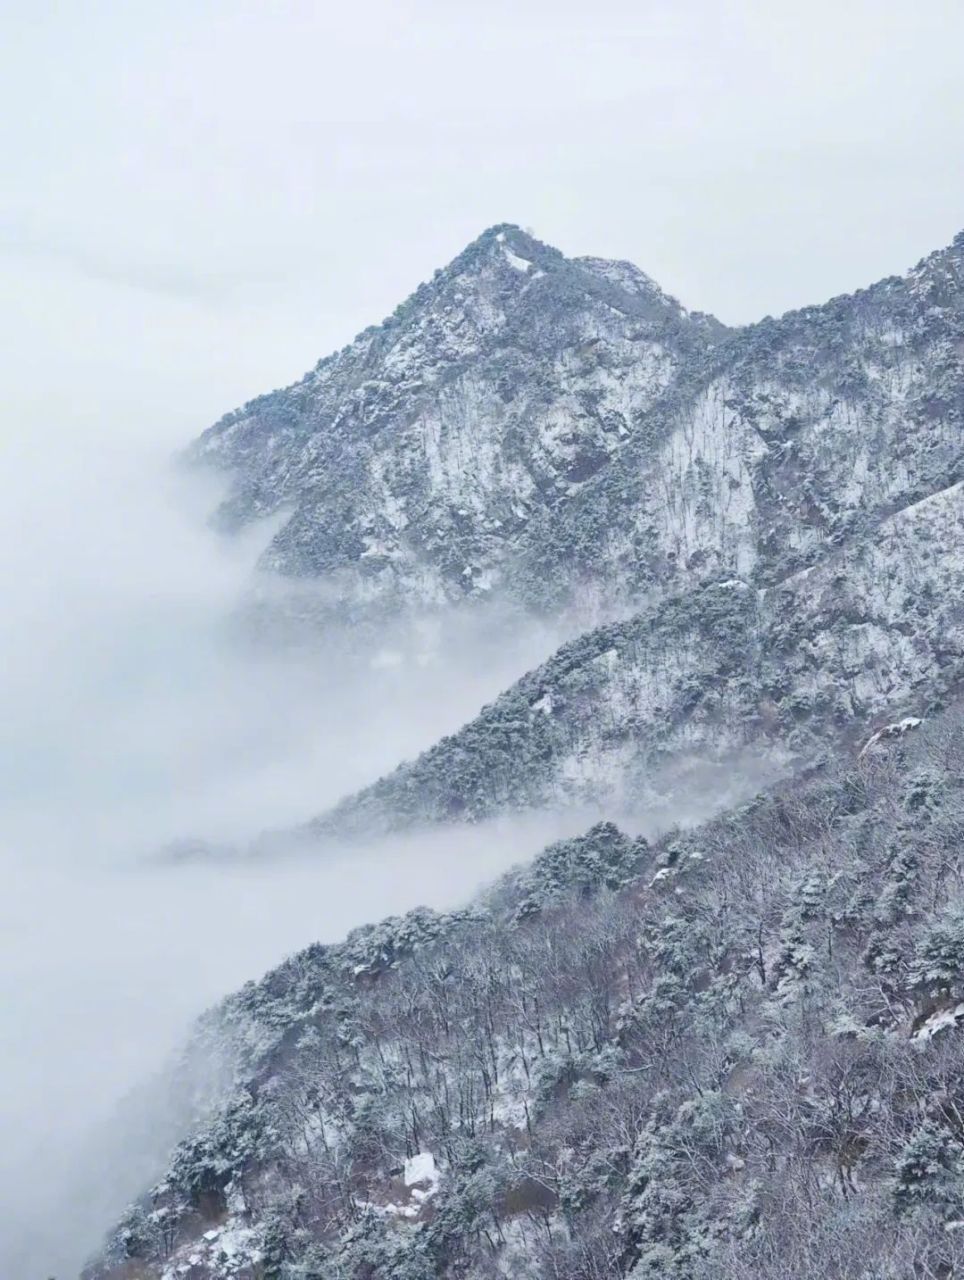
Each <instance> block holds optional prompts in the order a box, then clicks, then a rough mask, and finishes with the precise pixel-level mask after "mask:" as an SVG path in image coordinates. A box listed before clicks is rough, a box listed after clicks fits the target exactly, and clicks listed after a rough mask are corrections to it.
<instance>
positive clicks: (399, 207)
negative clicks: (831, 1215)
mask: <svg viewBox="0 0 964 1280" xmlns="http://www.w3.org/2000/svg"><path fill="white" fill-rule="evenodd" d="M962 48H964V7H962V6H961V5H960V3H958V2H957V0H928V3H927V4H924V5H919V6H916V7H915V6H908V5H906V4H903V3H898V2H897V0H847V2H846V3H844V4H836V3H831V2H830V0H809V2H808V3H802V2H798V0H785V2H783V3H780V4H773V3H767V2H766V0H732V2H730V3H725V4H718V3H711V2H710V0H694V2H693V3H689V4H678V3H673V2H672V0H602V2H601V3H598V4H593V5H585V4H582V3H575V0H562V2H561V3H560V2H559V0H553V2H552V3H550V2H549V0H525V2H524V3H521V4H519V3H513V4H509V3H508V2H507V0H494V2H493V0H487V2H486V3H484V4H483V3H481V2H476V0H470V2H469V3H463V4H457V5H450V4H442V3H440V2H439V0H431V2H428V3H426V2H424V0H422V2H419V0H403V2H402V3H395V2H394V0H392V2H389V0H362V3H359V4H353V5H348V6H344V5H329V4H317V3H311V2H309V0H282V2H281V3H277V4H270V5H267V4H233V3H231V4H229V3H226V2H225V0H201V2H200V3H198V2H196V0H191V2H190V3H188V2H187V0H171V2H170V3H165V4H160V3H157V2H156V0H147V3H142V4H137V5H125V4H121V3H119V2H118V0H94V2H93V3H90V4H85V5H74V6H70V5H63V4H59V3H54V0H30V3H27V0H10V3H8V4H7V5H5V7H4V51H3V55H0V56H2V57H3V62H4V74H3V76H2V77H0V103H2V107H3V110H2V112H0V120H2V124H0V130H3V131H4V132H5V134H6V136H5V137H4V145H3V154H4V184H3V187H4V192H3V196H2V200H0V246H2V252H0V270H2V271H3V273H4V276H5V283H6V286H7V287H6V291H5V296H6V298H7V304H6V306H5V308H4V310H3V316H2V320H0V325H2V331H0V338H2V341H0V350H2V351H3V352H4V355H5V357H6V360H5V362H4V363H5V369H4V401H5V406H6V408H5V413H6V414H7V421H6V422H5V423H4V431H5V432H9V431H16V430H18V429H20V428H26V429H29V430H30V431H34V430H42V431H43V432H44V433H45V435H46V437H47V438H48V439H49V438H52V436H53V433H55V432H58V431H61V430H62V431H67V432H70V433H73V432H74V431H76V430H77V429H78V428H79V427H81V426H88V427H89V426H91V425H96V426H97V427H98V428H103V429H108V428H109V429H111V430H114V431H120V432H123V433H124V434H125V435H130V434H131V433H146V434H148V435H149V436H150V437H152V438H160V437H163V438H166V439H168V440H183V439H186V438H188V437H189V436H191V435H192V434H193V433H194V432H196V431H197V430H199V429H201V428H202V427H203V426H205V425H207V423H208V422H209V421H211V420H213V419H214V418H216V417H217V416H218V415H219V414H220V413H222V412H224V411H225V410H227V409H229V408H232V407H234V406H235V405H236V404H238V403H241V402H243V401H244V400H246V399H247V398H249V397H250V396H253V395H255V394H257V393H259V392H261V391H264V390H269V389H270V388H272V387H275V386H279V385H282V384H284V383H287V382H290V381H291V380H293V379H294V378H295V377H297V376H299V375H300V374H301V373H302V372H304V371H305V369H307V368H308V367H310V366H311V365H312V364H313V363H314V361H315V360H317V359H318V357H319V356H321V355H323V354H326V353H327V352H328V351H329V350H331V349H332V348H335V347H338V346H341V345H343V344H344V343H345V342H346V341H348V340H349V339H350V338H351V337H352V336H353V335H354V333H355V332H356V331H358V330H359V329H361V328H362V327H364V326H365V325H367V324H369V323H372V322H377V321H378V320H380V319H381V318H382V317H383V316H384V315H386V314H387V313H388V312H390V311H391V310H392V309H393V308H394V307H395V305H396V304H397V303H398V302H399V301H400V300H401V298H403V297H404V296H405V295H406V294H408V293H409V292H410V291H411V290H412V289H413V288H414V287H415V286H416V285H417V284H418V283H419V282H420V281H421V280H423V279H426V278H428V277H429V276H430V275H431V273H432V271H433V270H434V269H435V268H436V267H437V266H440V265H442V264H444V263H445V262H446V261H447V260H448V259H450V258H451V257H452V256H453V255H454V254H455V253H457V252H458V251H459V250H460V249H461V248H462V247H463V245H464V244H465V243H466V242H467V241H468V240H470V239H472V238H473V237H474V236H476V235H477V234H478V233H479V232H480V231H481V230H482V229H483V228H484V227H486V226H487V225H490V224H492V223H495V222H501V221H514V222H518V223H519V224H520V225H523V226H531V227H532V229H533V231H534V232H535V234H536V235H538V236H539V237H540V238H541V239H544V240H547V241H549V242H550V243H553V244H555V245H556V246H558V247H559V248H561V249H562V250H563V251H564V252H566V253H569V254H599V255H603V256H610V257H624V258H629V259H631V260H633V261H635V262H636V263H637V264H638V265H639V266H641V267H642V268H643V269H644V270H645V271H647V272H648V273H649V274H650V275H652V276H653V277H654V278H655V279H657V280H658V281H659V282H660V283H661V284H662V285H663V287H664V288H666V289H667V290H669V291H670V292H672V293H674V294H676V295H678V296H679V297H680V298H681V300H682V301H684V302H685V303H686V305H688V306H690V307H693V308H700V309H703V310H708V311H713V312H714V313H716V314H718V315H719V316H720V318H721V319H723V320H724V321H727V322H730V323H740V322H744V321H749V320H753V319H756V318H759V317H760V316H762V315H763V314H764V313H766V312H772V313H777V312H780V311H782V310H785V309H787V308H790V307H794V306H799V305H803V304H806V303H810V302H821V301H823V300H825V299H826V298H827V297H829V296H831V295H833V294H835V293H839V292H843V291H846V290H850V289H853V288H856V287H859V286H861V285H863V284H866V283H869V282H870V281H872V280H874V279H876V278H879V277H881V276H883V275H887V274H890V273H894V272H899V271H902V270H904V269H905V268H906V267H908V266H910V265H911V264H912V263H913V262H915V261H916V260H917V259H918V258H920V257H921V256H923V254H924V253H926V252H928V251H929V250H931V249H933V248H936V247H938V246H940V245H941V244H944V243H947V242H948V241H949V240H950V239H951V238H952V236H953V235H954V234H955V233H956V231H958V230H959V229H960V228H961V227H962V226H964V167H962V166H961V165H960V164H959V163H957V159H958V155H959V150H960V139H961V138H962V137H964V94H962V92H961V88H960V84H961V75H960V73H961V49H962Z"/></svg>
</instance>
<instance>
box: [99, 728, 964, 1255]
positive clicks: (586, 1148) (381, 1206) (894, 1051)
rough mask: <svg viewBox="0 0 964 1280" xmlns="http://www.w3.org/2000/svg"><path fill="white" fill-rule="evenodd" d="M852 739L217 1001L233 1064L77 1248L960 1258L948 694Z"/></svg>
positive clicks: (961, 978)
mask: <svg viewBox="0 0 964 1280" xmlns="http://www.w3.org/2000/svg"><path fill="white" fill-rule="evenodd" d="M848 759H849V762H847V763H842V764H836V765H832V766H826V767H824V768H823V769H821V770H819V771H818V772H817V773H816V774H814V775H813V776H811V777H810V778H809V779H808V780H807V781H805V782H798V783H797V784H795V785H793V786H789V787H787V788H785V789H783V790H782V791H779V792H776V793H774V794H772V795H770V796H768V797H762V798H761V799H759V800H757V801H755V802H753V803H752V804H749V805H747V806H745V807H743V808H741V809H739V810H737V811H735V812H732V813H729V814H726V815H724V816H722V817H720V818H718V819H716V820H714V821H712V822H710V823H708V824H706V825H704V826H702V827H699V828H696V829H693V830H691V831H688V832H674V833H671V834H669V835H668V836H666V837H665V838H663V839H661V840H659V841H658V842H656V843H654V844H653V845H651V846H650V845H647V843H646V842H645V841H643V840H641V839H631V838H629V837H628V836H626V835H624V834H622V833H621V832H620V831H619V830H618V829H616V828H615V827H613V826H612V825H609V824H602V825H599V826H596V827H594V828H593V829H592V830H590V831H588V832H587V833H586V835H585V836H583V837H581V838H579V839H574V840H569V841H565V842H562V843H560V844H558V845H555V846H552V847H551V848H549V849H548V850H546V851H545V853H543V854H542V855H541V856H540V857H539V858H537V859H536V861H535V862H534V863H533V864H532V865H531V866H530V867H528V868H525V869H522V870H520V871H519V872H517V873H515V874H513V875H510V876H509V877H507V878H506V879H504V880H503V881H502V882H501V883H499V884H498V885H497V886H496V887H495V888H494V889H493V890H492V891H491V892H489V893H488V894H487V895H486V896H485V897H484V898H483V899H482V900H480V901H478V902H476V903H474V904H473V905H472V906H470V907H469V908H467V909H465V910H463V911H459V912H455V913H452V914H448V915H442V916H440V915H435V914H433V913H430V912H427V911H416V912H413V913H411V914H410V915H408V916H406V917H404V918H401V919H391V920H387V921H384V922H382V923H381V924H380V925H376V926H373V927H371V928H365V929H362V930H359V931H356V933H354V934H353V935H351V936H350V937H349V938H348V939H347V940H346V942H344V943H343V944H340V945H338V946H333V947H321V946H318V947H314V948H310V949H309V950H308V951H306V952H303V953H301V954H300V955H297V956H295V957H293V958H292V959H290V960H288V961H286V962H285V963H284V964H283V965H282V966H281V967H280V968H278V969H277V970H276V971H275V972H273V973H272V974H269V975H268V977H267V978H265V979H264V980H263V981H262V982H260V983H258V984H250V985H249V986H248V987H246V988H245V989H244V990H243V991H242V992H240V993H239V994H238V995H237V996H234V997H232V998H230V999H228V1000H227V1001H225V1002H224V1004H223V1005H222V1007H221V1009H220V1010H219V1011H218V1012H217V1014H216V1015H215V1020H214V1023H213V1025H214V1026H215V1027H216V1028H218V1032H217V1034H219V1035H220V1036H221V1038H222V1039H223V1041H224V1043H225V1045H230V1046H231V1049H232V1052H233V1053H234V1054H236V1055H237V1062H238V1067H237V1075H236V1084H235V1087H234V1089H233V1091H232V1092H231V1093H230V1096H228V1097H227V1098H226V1100H225V1102H224V1104H223V1105H222V1106H221V1107H220V1109H218V1110H217V1112H216V1113H215V1114H214V1115H213V1116H212V1118H211V1119H210V1121H209V1122H208V1123H207V1124H206V1125H205V1126H204V1127H203V1128H201V1129H200V1130H199V1131H198V1132H197V1133H195V1134H194V1135H193V1136H192V1137H191V1138H190V1139H189V1140H188V1141H186V1142H185V1143H184V1144H183V1145H182V1146H181V1147H180V1148H179V1149H178V1151H177V1153H176V1154H175V1156H174V1159H173V1160H172V1162H171V1165H170V1168H169V1170H168V1172H167V1174H166V1175H165V1177H164V1178H163V1179H162V1181H161V1182H160V1183H159V1184H158V1185H157V1186H156V1187H155V1188H154V1189H153V1191H152V1192H150V1194H148V1195H147V1196H145V1197H144V1199H143V1200H142V1201H141V1202H140V1203H139V1204H138V1205H136V1206H134V1207H132V1209H131V1211H130V1212H129V1214H128V1215H127V1217H126V1219H125V1221H124V1222H123V1224H122V1225H121V1226H120V1227H119V1229H118V1230H117V1232H116V1234H115V1235H114V1236H113V1237H112V1239H111V1241H110V1244H109V1246H108V1248H107V1251H106V1253H105V1256H104V1258H103V1259H102V1260H101V1261H99V1262H98V1263H96V1264H93V1265H92V1267H91V1268H90V1270H89V1272H88V1273H87V1274H88V1276H89V1277H91V1278H94V1277H96V1278H97V1280H121V1277H124V1278H126V1280H130V1278H132V1277H138V1278H139V1280H160V1278H161V1277H164V1278H165V1280H175V1278H183V1280H226V1278H227V1277H235V1278H238V1280H240V1278H245V1280H255V1278H257V1280H337V1278H338V1277H344V1278H345V1280H349V1278H352V1280H355V1278H357V1280H361V1278H365V1280H376V1278H384V1280H431V1278H433V1277H473V1278H475V1277H478V1278H480V1280H481V1278H482V1277H496V1276H523V1275H524V1276H526V1277H532V1278H533V1280H535V1278H537V1277H547V1278H548V1277H553V1278H554V1280H562V1277H565V1278H566V1280H603V1278H604V1277H613V1276H632V1277H634V1278H635V1280H641V1278H642V1277H644V1276H654V1277H655V1276H664V1277H665V1276H678V1277H681V1278H682V1277H687V1278H693V1280H696V1278H697V1277H698V1278H700V1280H704V1278H705V1280H709V1278H710V1277H712V1278H713V1280H724V1278H726V1280H734V1278H737V1280H738V1278H740V1277H745V1278H746V1280H750V1277H784V1278H787V1280H790V1278H791V1277H792V1278H797V1277H799V1280H811V1278H812V1277H813V1276H818V1275H825V1276H833V1277H855V1276H874V1277H876V1278H880V1280H884V1278H891V1277H892V1278H893V1280H897V1278H898V1277H901V1278H903V1277H906V1276H909V1275H920V1276H949V1275H951V1274H954V1273H955V1268H957V1267H959V1266H960V1265H961V1263H962V1262H964V1253H962V1250H964V1118H962V1117H964V1091H962V1080H964V1072H962V1068H964V1028H962V1029H958V1023H959V1021H961V1020H964V864H962V856H964V712H962V707H961V705H960V704H953V705H952V706H951V707H950V708H949V709H948V710H946V711H944V712H941V713H937V714H934V715H933V716H931V717H930V718H929V719H928V720H927V721H926V722H925V723H924V724H923V725H920V726H919V727H917V725H916V721H913V720H906V721H904V722H901V723H900V724H896V725H894V726H893V727H891V728H889V729H887V731H886V732H882V733H880V734H877V735H875V737H874V739H873V741H872V742H870V743H868V744H866V745H865V747H864V749H862V750H861V751H859V752H852V753H850V755H849V758H848ZM211 1025H212V1024H210V1023H209V1024H208V1031H207V1032H206V1034H210V1027H211Z"/></svg>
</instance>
